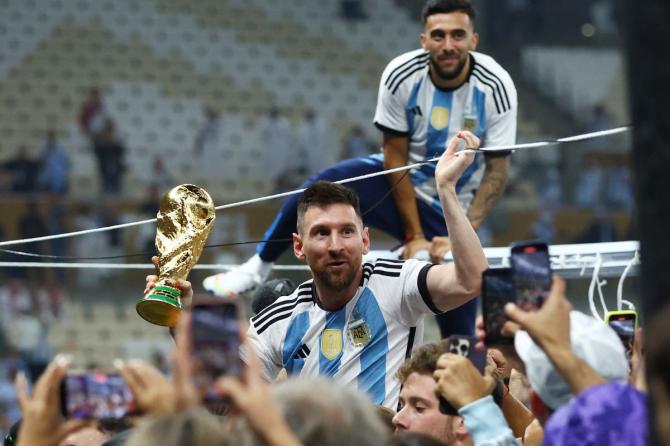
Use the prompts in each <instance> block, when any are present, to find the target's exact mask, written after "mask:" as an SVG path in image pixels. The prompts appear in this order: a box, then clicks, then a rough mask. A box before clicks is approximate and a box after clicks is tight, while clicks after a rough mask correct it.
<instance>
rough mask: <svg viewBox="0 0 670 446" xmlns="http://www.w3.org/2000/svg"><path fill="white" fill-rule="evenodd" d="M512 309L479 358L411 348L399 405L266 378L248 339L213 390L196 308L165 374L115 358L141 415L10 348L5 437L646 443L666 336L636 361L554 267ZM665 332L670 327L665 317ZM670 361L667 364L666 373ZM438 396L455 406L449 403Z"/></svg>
mask: <svg viewBox="0 0 670 446" xmlns="http://www.w3.org/2000/svg"><path fill="white" fill-rule="evenodd" d="M292 288H293V284H290V283H287V282H285V281H273V282H272V283H268V285H267V286H266V287H264V288H263V289H262V290H261V291H259V292H257V294H256V297H255V301H256V305H257V306H256V307H255V309H256V310H260V311H262V309H263V308H264V307H266V306H267V305H270V304H272V302H273V300H274V299H276V298H277V297H278V296H279V295H283V294H286V293H289V292H290V291H291V289H292ZM505 313H506V316H507V322H506V323H505V325H504V327H503V329H502V332H503V333H504V334H506V335H512V336H513V337H514V342H513V343H512V344H507V345H486V346H485V345H484V344H483V340H484V338H485V337H486V333H485V331H484V324H483V322H482V320H481V319H480V320H479V321H478V325H477V328H478V330H477V337H478V338H479V342H478V344H477V345H476V346H474V345H472V346H468V348H469V349H471V350H473V351H474V349H478V350H479V351H481V352H485V354H486V367H485V369H484V371H483V372H480V371H479V370H478V369H477V368H476V367H475V365H474V364H473V362H471V361H470V360H469V359H468V356H463V355H462V354H454V353H450V351H453V349H450V346H449V345H448V343H447V341H440V342H437V343H429V344H425V345H423V346H420V347H417V348H415V349H414V351H413V352H412V354H411V356H409V357H408V358H407V359H406V360H405V362H404V363H403V364H402V365H401V367H400V368H399V370H397V371H395V375H396V378H397V379H399V380H400V382H401V383H402V384H403V387H402V390H401V394H400V404H399V406H398V407H397V410H393V409H391V408H386V407H382V406H375V405H373V404H372V403H370V402H369V400H368V399H367V397H366V396H365V395H364V394H362V393H358V391H356V390H353V389H351V388H343V387H341V386H340V385H339V384H338V383H337V382H336V381H331V380H329V379H328V378H327V377H322V378H312V379H310V378H288V379H286V378H285V377H282V378H278V380H277V381H275V382H273V383H268V382H267V381H265V379H264V378H263V377H262V374H261V367H260V364H259V360H258V358H256V354H255V353H254V351H253V347H252V345H251V344H249V343H247V344H245V346H244V348H245V351H246V353H245V356H246V363H247V364H246V366H245V368H244V371H243V372H242V374H241V375H240V376H221V377H220V378H219V379H218V380H217V381H216V384H215V386H216V389H217V392H218V396H219V397H220V399H219V400H218V402H217V403H216V404H212V403H211V401H210V402H208V403H205V402H203V394H201V393H200V392H199V391H198V390H197V389H196V387H194V384H193V379H192V376H193V375H192V374H193V367H194V366H193V363H192V359H191V358H192V356H191V354H192V352H191V351H190V348H191V347H190V346H191V343H190V341H189V337H190V336H191V334H190V332H189V323H190V318H189V317H188V313H185V314H184V317H182V318H181V321H180V324H179V326H178V328H177V330H176V331H175V340H176V347H175V351H174V353H173V355H172V357H173V360H172V367H171V372H170V373H169V374H168V375H166V374H164V372H162V371H160V370H158V369H157V368H156V367H154V366H152V365H150V364H148V363H145V362H142V361H137V360H124V361H117V362H116V363H115V367H116V368H117V371H118V372H119V373H120V374H121V376H122V377H123V378H124V380H125V381H126V383H127V384H128V386H129V388H130V389H131V391H132V394H133V397H134V404H135V406H136V415H135V416H133V417H131V418H125V419H123V420H111V419H105V420H95V421H91V420H88V421H85V420H78V419H70V420H65V419H63V418H62V416H61V408H60V398H61V395H60V394H59V386H60V383H61V381H62V380H63V379H64V377H65V375H66V373H67V371H68V364H69V358H68V357H67V356H66V355H58V356H56V358H55V359H54V360H53V361H52V362H51V364H49V366H48V368H47V369H46V371H45V372H44V373H42V375H41V376H40V377H39V379H38V380H37V382H36V383H35V385H34V387H33V388H32V391H31V392H28V391H27V377H30V370H29V368H28V367H26V365H25V363H23V362H22V361H21V359H20V358H19V357H12V356H7V357H6V358H5V359H4V360H3V362H2V367H3V371H4V373H6V374H7V377H6V379H4V380H2V381H0V398H2V399H1V400H0V403H1V404H3V406H4V407H5V408H6V411H5V416H6V417H7V418H8V419H12V420H13V421H15V420H16V419H18V417H19V416H20V415H21V414H22V417H23V418H22V421H21V424H20V425H14V427H13V430H12V431H11V432H10V433H9V436H8V439H6V440H5V444H6V445H8V444H12V445H20V446H27V445H30V446H56V445H82V446H83V445H90V446H93V445H96V446H99V445H107V446H111V445H121V444H125V445H163V446H165V445H185V444H189V445H194V446H197V445H214V444H216V445H228V444H231V445H232V444H236V445H306V446H307V445H342V444H359V445H382V444H389V445H517V444H523V445H540V444H545V445H565V444H589V445H597V444H602V445H618V444H620V445H644V444H646V442H647V437H648V433H647V409H646V392H647V387H648V386H647V383H646V382H645V379H644V364H645V361H646V363H647V367H656V366H659V365H662V364H664V363H665V362H666V359H665V358H666V357H667V354H666V353H667V352H666V350H667V343H666V344H665V345H659V344H658V343H656V342H653V343H652V345H645V348H644V349H643V347H642V337H641V332H638V333H637V335H636V349H635V352H634V355H633V357H632V358H631V361H630V362H628V361H627V360H626V357H625V354H624V350H623V347H622V344H621V342H620V340H619V338H618V337H617V336H616V334H615V333H614V332H613V331H612V330H611V329H610V328H609V327H608V326H607V325H606V324H603V323H602V321H598V320H596V319H593V318H592V317H590V316H587V315H585V314H583V313H580V312H577V311H574V310H572V308H571V305H570V303H569V301H568V300H567V298H566V296H565V283H564V282H563V280H562V279H560V278H555V279H554V284H553V287H552V292H551V295H550V297H549V299H548V300H547V302H546V303H545V305H544V306H543V307H542V309H540V310H539V311H538V312H534V313H529V312H525V311H523V310H521V309H520V308H519V307H516V306H514V305H511V306H508V307H506V309H505ZM661 316H663V315H659V318H660V317H661ZM659 320H662V319H659ZM654 325H655V326H654V327H653V328H654V329H657V328H660V327H659V325H658V323H657V322H654ZM666 331H667V330H666ZM659 335H660V336H661V337H662V338H663V339H665V338H667V336H668V334H667V333H665V331H661V332H660V333H659ZM643 351H646V352H647V353H646V357H645V355H644V354H643ZM445 352H446V353H445ZM467 355H469V356H470V357H471V356H473V355H472V353H467ZM657 372H658V370H657ZM665 375H666V374H665V372H664V371H663V373H661V375H658V376H665ZM652 376H656V375H652ZM659 379H660V380H659V381H658V382H654V383H653V384H650V385H653V386H654V388H655V389H657V390H660V391H663V392H664V393H663V394H662V395H666V396H662V398H667V389H668V387H663V386H667V383H665V381H663V379H662V378H659ZM14 383H16V391H15V390H14V389H15V388H14ZM317 389H318V391H316V390H317ZM441 401H445V402H447V403H448V404H449V405H451V406H452V407H453V410H454V412H452V413H449V414H447V413H443V412H442V411H441V410H442V409H441V405H442V402H441ZM19 406H20V409H19ZM666 412H667V409H666V406H660V407H659V412H658V413H657V414H656V417H657V420H658V421H657V424H658V426H659V428H660V432H661V433H662V435H667V430H664V429H667V426H665V425H666V424H667V419H668V415H670V414H668V413H666ZM17 437H18V438H17ZM664 440H670V438H665V437H664Z"/></svg>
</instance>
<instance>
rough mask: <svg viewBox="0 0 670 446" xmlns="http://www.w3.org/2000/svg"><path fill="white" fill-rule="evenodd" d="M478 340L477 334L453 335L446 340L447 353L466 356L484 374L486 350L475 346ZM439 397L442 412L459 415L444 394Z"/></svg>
mask: <svg viewBox="0 0 670 446" xmlns="http://www.w3.org/2000/svg"><path fill="white" fill-rule="evenodd" d="M477 342H478V339H477V338H476V337H475V336H466V335H451V336H449V337H448V338H447V340H446V344H447V347H446V351H445V353H453V354H455V355H461V356H465V357H466V358H468V359H469V360H470V362H472V364H473V365H474V366H475V368H476V369H477V370H479V373H481V374H482V375H483V374H484V368H485V367H486V350H477V349H476V348H475V345H476V344H477ZM438 399H439V401H440V412H442V413H443V414H445V415H458V411H457V410H456V409H454V407H453V406H452V405H451V404H449V402H448V401H447V400H446V399H445V398H444V397H443V396H442V395H438Z"/></svg>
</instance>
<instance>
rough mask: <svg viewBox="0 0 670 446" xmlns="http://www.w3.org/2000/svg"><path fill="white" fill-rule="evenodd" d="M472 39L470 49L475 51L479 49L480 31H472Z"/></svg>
mask: <svg viewBox="0 0 670 446" xmlns="http://www.w3.org/2000/svg"><path fill="white" fill-rule="evenodd" d="M470 39H471V41H470V47H471V48H470V51H475V50H476V49H477V45H479V33H472V37H471V38H470Z"/></svg>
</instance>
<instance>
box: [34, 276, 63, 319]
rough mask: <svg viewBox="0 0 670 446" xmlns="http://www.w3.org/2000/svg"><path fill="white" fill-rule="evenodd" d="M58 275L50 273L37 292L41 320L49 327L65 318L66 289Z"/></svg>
mask: <svg viewBox="0 0 670 446" xmlns="http://www.w3.org/2000/svg"><path fill="white" fill-rule="evenodd" d="M56 277H57V276H56V275H52V274H50V275H48V276H47V279H46V281H45V282H44V284H43V285H42V286H41V287H39V288H38V289H37V291H36V293H35V297H36V299H37V307H38V308H39V312H40V320H41V321H42V323H43V324H44V325H45V327H46V328H47V330H48V328H49V327H50V326H51V325H53V324H56V323H58V322H63V320H64V316H65V314H64V304H65V301H66V300H67V298H66V295H65V289H64V288H63V287H62V286H61V283H60V282H59V281H58V280H57V278H56Z"/></svg>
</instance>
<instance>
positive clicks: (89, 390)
mask: <svg viewBox="0 0 670 446" xmlns="http://www.w3.org/2000/svg"><path fill="white" fill-rule="evenodd" d="M61 403H62V406H63V415H64V416H65V417H66V418H79V419H95V420H103V419H121V418H124V417H126V416H128V415H131V414H133V413H134V412H135V402H134V398H133V394H132V392H131V391H130V388H129V387H128V385H127V384H126V382H125V381H124V380H123V378H122V377H121V376H120V375H118V374H115V373H114V374H107V373H86V374H74V375H67V376H66V377H65V379H64V380H63V383H62V385H61Z"/></svg>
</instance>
